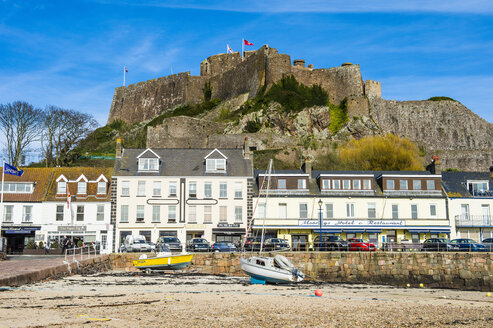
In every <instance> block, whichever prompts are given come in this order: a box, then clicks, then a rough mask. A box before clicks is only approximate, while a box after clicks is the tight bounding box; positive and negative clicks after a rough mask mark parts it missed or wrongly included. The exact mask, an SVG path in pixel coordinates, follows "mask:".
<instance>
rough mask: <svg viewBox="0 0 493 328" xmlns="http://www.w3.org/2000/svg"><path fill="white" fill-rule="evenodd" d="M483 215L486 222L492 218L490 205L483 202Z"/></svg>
mask: <svg viewBox="0 0 493 328" xmlns="http://www.w3.org/2000/svg"><path fill="white" fill-rule="evenodd" d="M481 216H482V217H483V220H484V221H485V222H488V220H489V218H490V205H488V204H482V205H481Z"/></svg>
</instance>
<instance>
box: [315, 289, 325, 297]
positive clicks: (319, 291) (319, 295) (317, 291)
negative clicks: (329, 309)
mask: <svg viewBox="0 0 493 328" xmlns="http://www.w3.org/2000/svg"><path fill="white" fill-rule="evenodd" d="M322 294H323V292H322V290H321V289H317V290H316V291H315V295H316V296H318V297H321V296H322Z"/></svg>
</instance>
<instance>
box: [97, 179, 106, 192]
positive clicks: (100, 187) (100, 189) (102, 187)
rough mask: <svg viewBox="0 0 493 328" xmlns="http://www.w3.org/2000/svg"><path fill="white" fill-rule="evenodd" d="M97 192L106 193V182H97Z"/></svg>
mask: <svg viewBox="0 0 493 328" xmlns="http://www.w3.org/2000/svg"><path fill="white" fill-rule="evenodd" d="M98 194H99V195H104V194H106V182H98Z"/></svg>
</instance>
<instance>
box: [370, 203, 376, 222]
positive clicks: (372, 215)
mask: <svg viewBox="0 0 493 328" xmlns="http://www.w3.org/2000/svg"><path fill="white" fill-rule="evenodd" d="M376 217H377V204H375V203H368V218H369V219H376Z"/></svg>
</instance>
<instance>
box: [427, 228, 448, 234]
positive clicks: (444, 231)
mask: <svg viewBox="0 0 493 328" xmlns="http://www.w3.org/2000/svg"><path fill="white" fill-rule="evenodd" d="M430 232H443V233H450V228H441V229H433V228H430Z"/></svg>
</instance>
